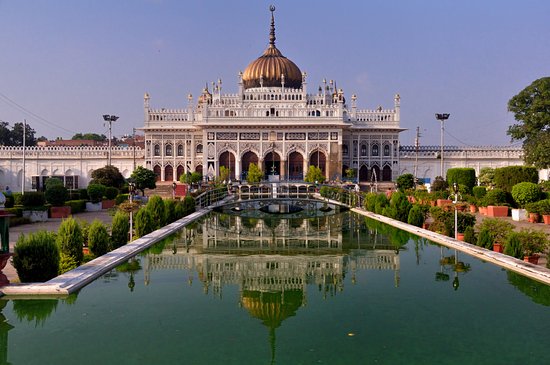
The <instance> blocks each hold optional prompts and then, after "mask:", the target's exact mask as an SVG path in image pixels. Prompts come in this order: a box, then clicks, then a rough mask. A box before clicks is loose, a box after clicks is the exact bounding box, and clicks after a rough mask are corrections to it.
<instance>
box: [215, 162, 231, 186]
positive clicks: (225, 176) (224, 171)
mask: <svg viewBox="0 0 550 365" xmlns="http://www.w3.org/2000/svg"><path fill="white" fill-rule="evenodd" d="M216 180H217V182H218V183H223V182H224V181H225V182H226V183H227V181H229V169H228V168H227V167H225V166H220V174H219V175H218V178H217V179H216Z"/></svg>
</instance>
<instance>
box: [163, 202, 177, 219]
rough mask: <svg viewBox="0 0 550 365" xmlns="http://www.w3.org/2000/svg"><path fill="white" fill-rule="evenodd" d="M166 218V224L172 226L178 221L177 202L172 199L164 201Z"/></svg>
mask: <svg viewBox="0 0 550 365" xmlns="http://www.w3.org/2000/svg"><path fill="white" fill-rule="evenodd" d="M164 216H165V219H166V224H170V223H172V222H174V221H175V220H176V202H175V201H174V200H172V199H168V200H165V201H164Z"/></svg>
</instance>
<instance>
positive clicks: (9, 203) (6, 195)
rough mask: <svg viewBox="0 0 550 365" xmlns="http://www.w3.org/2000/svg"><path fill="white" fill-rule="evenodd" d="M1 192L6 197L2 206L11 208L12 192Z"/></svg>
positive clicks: (12, 203)
mask: <svg viewBox="0 0 550 365" xmlns="http://www.w3.org/2000/svg"><path fill="white" fill-rule="evenodd" d="M2 194H3V195H4V197H5V198H6V202H5V203H4V207H5V208H13V206H14V204H15V198H14V197H13V193H12V194H6V193H5V192H2Z"/></svg>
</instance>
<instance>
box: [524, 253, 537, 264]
mask: <svg viewBox="0 0 550 365" xmlns="http://www.w3.org/2000/svg"><path fill="white" fill-rule="evenodd" d="M523 261H525V262H530V263H531V264H534V265H537V264H538V263H539V256H538V255H531V256H525V257H524V258H523Z"/></svg>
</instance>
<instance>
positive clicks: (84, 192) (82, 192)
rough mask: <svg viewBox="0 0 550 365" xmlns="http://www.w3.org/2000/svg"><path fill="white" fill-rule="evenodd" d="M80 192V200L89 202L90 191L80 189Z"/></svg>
mask: <svg viewBox="0 0 550 365" xmlns="http://www.w3.org/2000/svg"><path fill="white" fill-rule="evenodd" d="M78 192H79V194H80V199H82V200H88V199H90V198H89V197H88V189H79V190H78Z"/></svg>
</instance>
